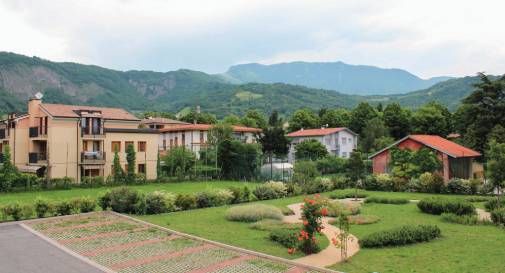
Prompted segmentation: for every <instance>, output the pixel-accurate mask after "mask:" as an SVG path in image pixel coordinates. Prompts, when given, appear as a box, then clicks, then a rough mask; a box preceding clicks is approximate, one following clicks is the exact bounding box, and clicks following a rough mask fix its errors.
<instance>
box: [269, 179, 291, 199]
mask: <svg viewBox="0 0 505 273" xmlns="http://www.w3.org/2000/svg"><path fill="white" fill-rule="evenodd" d="M264 185H265V186H266V187H269V188H271V189H273V190H274V191H275V193H276V195H277V196H278V198H280V197H285V196H287V195H288V188H287V187H286V184H284V182H277V181H268V182H266V183H265V184H264Z"/></svg>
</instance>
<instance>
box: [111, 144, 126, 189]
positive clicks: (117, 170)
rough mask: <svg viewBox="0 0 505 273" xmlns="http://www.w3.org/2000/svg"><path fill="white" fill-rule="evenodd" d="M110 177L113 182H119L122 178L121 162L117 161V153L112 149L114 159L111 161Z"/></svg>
mask: <svg viewBox="0 0 505 273" xmlns="http://www.w3.org/2000/svg"><path fill="white" fill-rule="evenodd" d="M112 162H113V163H112V164H113V165H112V177H113V179H114V182H115V183H121V182H122V181H123V178H124V172H123V168H121V163H120V162H119V154H118V152H117V151H114V160H113V161H112Z"/></svg>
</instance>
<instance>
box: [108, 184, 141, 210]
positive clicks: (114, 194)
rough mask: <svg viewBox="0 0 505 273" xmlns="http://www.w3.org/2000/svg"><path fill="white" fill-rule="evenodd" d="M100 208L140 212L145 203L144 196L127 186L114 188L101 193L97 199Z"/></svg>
mask: <svg viewBox="0 0 505 273" xmlns="http://www.w3.org/2000/svg"><path fill="white" fill-rule="evenodd" d="M99 204H100V206H101V207H102V209H103V208H104V207H105V209H107V208H109V207H110V208H111V209H112V210H113V211H115V212H119V213H141V212H142V207H143V206H144V205H145V198H144V196H143V195H142V194H141V193H140V192H138V191H137V190H133V189H130V188H128V187H120V188H115V189H112V190H110V191H108V192H107V193H106V194H104V195H102V196H101V197H100V199H99Z"/></svg>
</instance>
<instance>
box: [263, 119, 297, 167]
mask: <svg viewBox="0 0 505 273" xmlns="http://www.w3.org/2000/svg"><path fill="white" fill-rule="evenodd" d="M259 142H260V143H261V148H262V150H263V153H264V154H266V155H267V156H268V158H269V162H270V175H271V176H272V175H273V156H276V157H281V158H282V157H285V156H286V155H287V154H288V152H289V143H290V140H289V139H288V138H287V137H286V132H285V131H284V129H282V127H267V128H265V129H263V134H262V135H261V137H260V139H259Z"/></svg>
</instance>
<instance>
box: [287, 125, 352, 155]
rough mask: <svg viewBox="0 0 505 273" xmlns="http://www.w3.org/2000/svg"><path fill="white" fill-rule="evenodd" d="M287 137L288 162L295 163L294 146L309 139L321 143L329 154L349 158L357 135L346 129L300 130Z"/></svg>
mask: <svg viewBox="0 0 505 273" xmlns="http://www.w3.org/2000/svg"><path fill="white" fill-rule="evenodd" d="M287 136H288V137H289V138H290V139H291V146H290V147H289V154H288V160H289V162H294V161H295V151H296V145H297V144H298V143H301V142H303V141H305V140H309V139H315V140H317V141H319V142H321V144H323V145H324V146H325V147H326V150H328V153H329V154H331V155H336V156H339V157H343V158H349V156H350V154H351V152H352V151H353V150H354V149H356V147H357V145H358V135H357V134H356V133H354V132H353V131H351V130H349V129H348V128H321V129H301V130H298V131H296V132H292V133H289V134H288V135H287Z"/></svg>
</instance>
